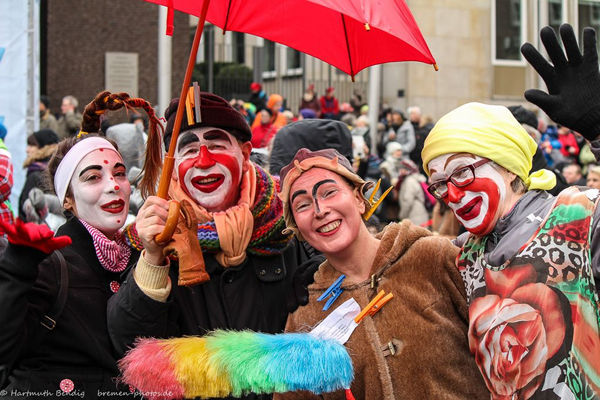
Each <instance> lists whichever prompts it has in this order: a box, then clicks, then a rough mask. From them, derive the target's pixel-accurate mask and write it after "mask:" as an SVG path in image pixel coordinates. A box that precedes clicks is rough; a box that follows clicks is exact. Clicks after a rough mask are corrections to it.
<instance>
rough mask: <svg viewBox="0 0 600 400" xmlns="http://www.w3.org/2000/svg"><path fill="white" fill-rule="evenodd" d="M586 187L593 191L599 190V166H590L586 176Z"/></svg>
mask: <svg viewBox="0 0 600 400" xmlns="http://www.w3.org/2000/svg"><path fill="white" fill-rule="evenodd" d="M586 185H587V186H589V187H591V188H594V189H600V166H598V165H592V166H590V168H589V170H588V174H587V181H586Z"/></svg>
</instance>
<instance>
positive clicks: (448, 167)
mask: <svg viewBox="0 0 600 400" xmlns="http://www.w3.org/2000/svg"><path fill="white" fill-rule="evenodd" d="M450 157H453V158H452V159H451V160H450V161H448V159H449V158H450ZM479 160H482V157H479V156H473V157H470V156H468V155H464V156H463V155H461V156H458V157H456V153H450V154H444V155H441V156H438V157H436V158H434V159H433V160H431V161H430V162H429V164H428V168H429V170H430V171H431V172H432V174H431V178H430V182H432V183H433V182H437V181H440V180H444V179H447V178H448V177H449V176H450V175H452V173H453V172H454V171H456V170H458V169H460V168H463V167H466V166H468V165H472V164H474V163H476V162H477V161H479ZM492 165H493V164H492V163H486V164H483V165H481V166H479V167H478V168H476V169H475V179H474V180H473V182H471V183H470V184H468V185H467V186H464V187H456V186H455V185H453V184H452V183H449V184H448V195H447V196H446V197H444V198H443V201H444V202H445V203H446V204H447V205H448V206H449V207H450V208H451V209H452V211H453V212H454V215H455V216H456V218H457V219H458V221H459V222H460V223H461V224H463V226H464V227H465V228H466V229H467V230H468V231H469V232H471V233H474V234H476V235H485V234H487V233H489V232H490V231H491V230H492V229H493V227H494V226H495V224H496V222H497V220H498V218H499V217H500V213H499V210H500V209H502V204H503V202H504V201H505V200H506V197H507V189H506V182H505V180H504V178H503V176H502V175H501V174H500V172H498V170H496V168H494V167H493V166H492Z"/></svg>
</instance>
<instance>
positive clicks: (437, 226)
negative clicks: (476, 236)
mask: <svg viewBox="0 0 600 400" xmlns="http://www.w3.org/2000/svg"><path fill="white" fill-rule="evenodd" d="M460 226H461V225H460V222H458V219H456V216H455V215H454V213H453V212H452V209H451V208H450V207H448V206H447V205H446V203H444V202H443V201H438V202H436V203H435V206H434V207H433V211H432V212H431V231H432V232H434V233H437V234H438V235H442V236H446V237H448V238H449V239H454V238H456V237H457V236H458V234H459V233H460Z"/></svg>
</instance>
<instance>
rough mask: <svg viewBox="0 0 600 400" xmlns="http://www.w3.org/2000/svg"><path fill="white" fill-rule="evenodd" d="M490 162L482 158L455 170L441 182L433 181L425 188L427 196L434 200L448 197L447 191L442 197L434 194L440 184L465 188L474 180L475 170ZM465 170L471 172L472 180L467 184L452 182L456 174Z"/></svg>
mask: <svg viewBox="0 0 600 400" xmlns="http://www.w3.org/2000/svg"><path fill="white" fill-rule="evenodd" d="M490 161H492V160H490V159H488V158H484V159H482V160H479V161H477V162H474V163H473V164H470V165H465V166H464V167H461V168H459V169H457V170H455V171H454V172H452V173H451V174H450V176H449V177H448V178H446V179H442V180H439V181H435V182H433V183H432V184H431V185H429V186H427V191H428V192H429V194H431V195H432V196H433V197H435V198H436V199H438V200H442V199H443V198H444V197H446V196H448V190H446V193H445V194H444V195H443V196H438V195H436V194H435V189H436V188H437V187H438V186H439V185H440V184H442V183H445V184H446V187H448V183H452V184H453V185H454V186H456V187H465V186H467V185H470V184H471V183H473V181H474V180H475V168H477V167H481V166H482V165H485V164H487V163H489V162H490ZM467 169H469V170H471V174H472V175H473V178H472V179H471V180H469V181H468V182H465V183H456V182H455V181H454V180H452V177H453V176H454V175H455V174H456V173H457V172H462V171H464V170H467Z"/></svg>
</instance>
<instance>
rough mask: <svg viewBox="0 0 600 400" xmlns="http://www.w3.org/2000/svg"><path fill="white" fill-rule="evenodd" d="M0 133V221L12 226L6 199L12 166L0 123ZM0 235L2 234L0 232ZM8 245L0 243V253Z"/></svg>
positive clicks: (11, 180) (11, 175) (8, 203)
mask: <svg viewBox="0 0 600 400" xmlns="http://www.w3.org/2000/svg"><path fill="white" fill-rule="evenodd" d="M0 133H2V134H3V135H4V136H3V137H2V138H0V219H1V220H2V221H4V222H7V223H9V224H14V222H15V217H14V215H13V212H12V206H11V205H10V201H9V200H8V198H9V197H10V193H11V191H12V186H13V172H14V170H13V164H12V160H11V155H10V152H9V151H8V148H6V145H5V144H4V138H5V137H6V133H7V130H6V127H5V126H4V124H2V123H0ZM0 233H3V232H2V231H0ZM6 245H8V242H7V241H6V240H2V241H0V253H1V252H2V251H3V250H4V248H5V247H6Z"/></svg>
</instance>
